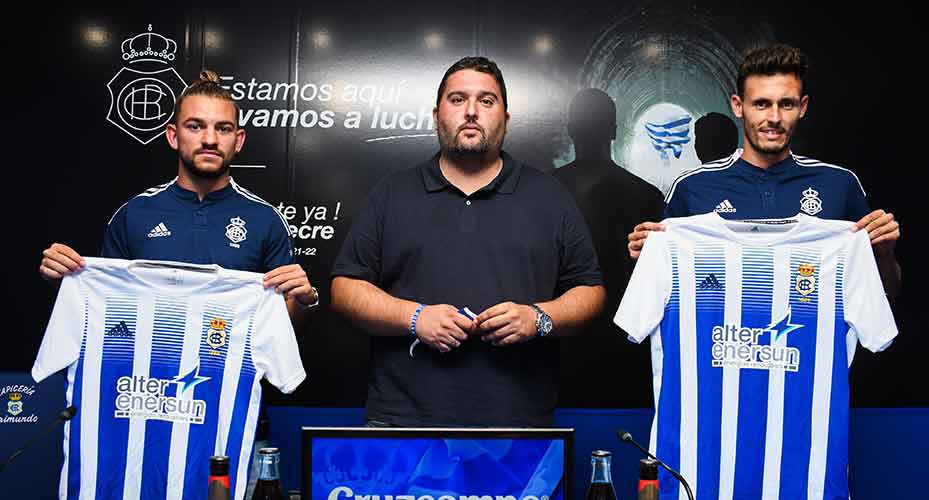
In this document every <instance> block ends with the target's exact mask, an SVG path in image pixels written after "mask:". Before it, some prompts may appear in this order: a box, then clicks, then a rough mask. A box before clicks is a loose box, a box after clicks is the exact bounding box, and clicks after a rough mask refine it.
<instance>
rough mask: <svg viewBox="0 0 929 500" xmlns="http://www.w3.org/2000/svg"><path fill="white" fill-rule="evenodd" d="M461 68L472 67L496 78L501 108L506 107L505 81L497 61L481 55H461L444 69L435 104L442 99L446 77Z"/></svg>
mask: <svg viewBox="0 0 929 500" xmlns="http://www.w3.org/2000/svg"><path fill="white" fill-rule="evenodd" d="M463 69H472V70H474V71H480V72H481V73H487V74H488V75H492V76H493V77H494V80H497V85H499V86H500V93H501V94H502V95H501V96H500V99H502V100H503V109H504V110H506V109H507V103H506V83H505V82H504V81H503V72H501V71H500V68H498V67H497V63H495V62H493V61H491V60H490V59H487V58H486V57H483V56H468V57H462V58H461V59H459V60H458V62H456V63H455V64H452V65H451V67H449V68H448V70H446V71H445V76H443V77H442V83H440V84H439V91H438V92H437V93H436V96H435V105H436V106H438V105H439V103H440V102H441V101H442V93H443V92H445V84H446V83H447V82H448V77H450V76H452V74H453V73H457V72H459V71H461V70H463Z"/></svg>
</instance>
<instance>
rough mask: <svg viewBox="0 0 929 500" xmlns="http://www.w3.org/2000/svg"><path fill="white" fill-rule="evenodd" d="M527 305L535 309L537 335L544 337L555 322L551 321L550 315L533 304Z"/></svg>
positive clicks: (550, 331)
mask: <svg viewBox="0 0 929 500" xmlns="http://www.w3.org/2000/svg"><path fill="white" fill-rule="evenodd" d="M529 307H531V308H533V309H535V331H536V333H537V334H538V335H539V337H545V336H547V335H548V334H550V333H552V329H553V328H554V327H555V324H554V323H552V317H551V316H549V315H548V314H547V313H546V312H545V311H543V310H542V308H541V307H539V306H537V305H535V304H529Z"/></svg>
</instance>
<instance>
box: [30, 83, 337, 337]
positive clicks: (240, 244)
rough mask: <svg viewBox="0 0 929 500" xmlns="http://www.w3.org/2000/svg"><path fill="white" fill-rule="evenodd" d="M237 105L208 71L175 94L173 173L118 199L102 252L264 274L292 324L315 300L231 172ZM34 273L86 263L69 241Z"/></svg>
mask: <svg viewBox="0 0 929 500" xmlns="http://www.w3.org/2000/svg"><path fill="white" fill-rule="evenodd" d="M237 118H238V105H236V103H235V101H233V99H232V96H231V95H230V94H229V92H228V91H227V90H226V89H224V88H222V87H221V85H220V81H219V77H218V76H217V75H216V73H214V72H213V71H203V72H202V73H201V74H200V76H199V79H198V80H197V81H195V82H194V83H193V84H191V85H190V86H189V87H188V88H187V89H186V90H184V92H183V93H182V94H181V96H180V97H179V98H178V100H177V103H176V104H175V109H174V122H173V123H169V124H168V126H167V129H166V131H165V136H166V137H167V139H168V143H169V144H170V145H171V148H172V149H174V150H176V151H177V152H178V162H177V163H178V167H177V177H176V178H175V179H174V180H172V181H170V182H168V183H166V184H162V185H160V186H156V187H153V188H151V189H148V190H147V191H145V192H143V193H141V194H139V195H137V196H136V197H134V198H132V199H131V200H129V201H127V202H126V203H125V204H123V206H122V207H120V208H119V210H117V211H116V213H115V214H114V215H113V217H112V218H111V219H110V222H109V223H108V224H107V228H106V232H105V233H104V237H103V249H102V251H101V256H102V257H113V258H120V259H146V260H168V261H176V262H187V263H193V264H218V265H220V266H222V267H224V268H227V269H235V270H240V271H251V272H261V273H267V274H266V275H265V279H264V284H265V286H266V287H271V286H273V287H276V288H277V290H278V291H279V292H281V293H283V294H285V295H286V299H287V309H288V311H289V312H290V315H291V319H292V320H293V321H294V322H295V324H298V323H301V322H302V320H303V316H304V315H305V312H304V311H305V310H306V309H307V308H309V307H311V306H313V305H315V304H316V303H317V302H318V299H319V297H318V295H317V293H316V289H315V288H314V287H312V286H311V285H310V282H309V279H308V277H307V275H306V273H305V272H304V271H303V268H301V267H300V265H299V264H295V263H294V259H293V252H292V249H293V242H292V240H291V237H290V229H289V226H288V225H287V222H286V221H285V220H284V219H283V218H282V217H281V216H280V214H279V213H278V212H277V210H276V209H275V208H274V207H273V206H271V205H270V204H268V203H267V202H265V201H264V200H262V199H261V198H259V197H258V196H255V195H254V194H252V193H251V192H249V191H248V190H246V189H244V188H242V187H241V186H239V185H238V184H236V182H235V181H234V180H233V179H232V177H231V176H230V175H229V164H230V163H231V162H232V159H233V158H234V157H235V155H236V154H237V153H238V152H239V151H241V149H242V146H243V145H244V144H245V130H244V129H241V128H239V127H238V120H237ZM42 255H43V258H42V262H41V264H40V266H39V274H40V275H41V276H42V277H43V278H45V279H47V280H54V281H57V280H59V279H61V278H62V277H63V276H65V275H67V274H70V273H72V272H75V271H77V270H79V269H80V268H81V267H83V265H84V260H83V259H82V258H81V256H80V255H79V254H78V253H77V252H76V251H74V249H72V248H70V247H69V246H67V245H64V244H61V243H54V244H52V245H51V246H50V247H49V248H47V249H46V250H45V251H44V252H43V253H42Z"/></svg>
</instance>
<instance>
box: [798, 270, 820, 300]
mask: <svg viewBox="0 0 929 500" xmlns="http://www.w3.org/2000/svg"><path fill="white" fill-rule="evenodd" d="M815 273H816V267H815V266H814V265H813V264H800V265H799V266H797V278H796V280H795V284H794V290H796V291H797V293H799V294H800V295H802V296H803V297H801V298H800V300H801V301H802V302H807V301H809V299H807V298H806V296H807V295H810V294H811V293H813V292H815V291H816V275H815Z"/></svg>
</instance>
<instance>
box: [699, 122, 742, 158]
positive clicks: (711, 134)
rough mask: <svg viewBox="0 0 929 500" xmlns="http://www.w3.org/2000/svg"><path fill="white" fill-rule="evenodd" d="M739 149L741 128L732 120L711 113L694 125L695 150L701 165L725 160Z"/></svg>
mask: <svg viewBox="0 0 929 500" xmlns="http://www.w3.org/2000/svg"><path fill="white" fill-rule="evenodd" d="M737 147H739V128H738V127H737V126H736V124H735V122H734V121H733V120H732V118H729V117H728V116H726V115H724V114H722V113H717V112H715V111H714V112H710V113H707V114H705V115H703V116H701V117H700V119H699V120H697V121H696V123H694V150H695V151H696V152H697V158H700V163H704V164H706V163H709V162H711V161H713V160H718V159H720V158H725V157H727V156H729V155H731V154H732V152H733V151H735V149H736V148H737Z"/></svg>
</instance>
